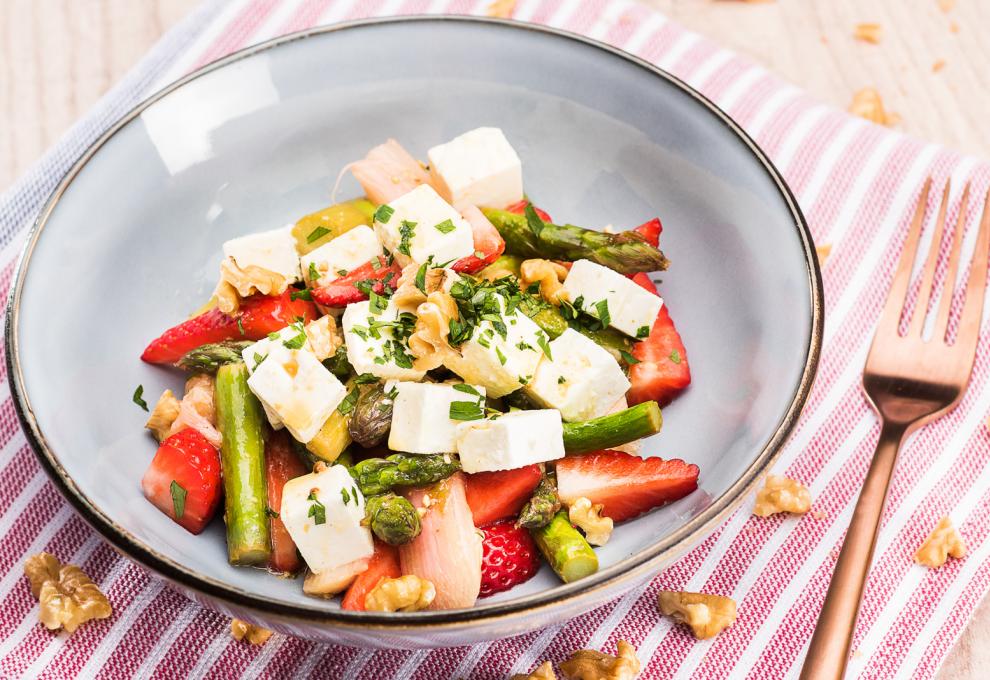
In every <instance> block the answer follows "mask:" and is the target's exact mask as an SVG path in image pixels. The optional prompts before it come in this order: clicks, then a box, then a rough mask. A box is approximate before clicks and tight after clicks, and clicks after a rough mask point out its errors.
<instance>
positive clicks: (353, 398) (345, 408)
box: [337, 387, 361, 416]
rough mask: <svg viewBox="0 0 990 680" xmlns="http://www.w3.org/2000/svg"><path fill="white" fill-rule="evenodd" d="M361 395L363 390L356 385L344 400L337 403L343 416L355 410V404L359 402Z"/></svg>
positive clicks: (338, 409) (338, 410)
mask: <svg viewBox="0 0 990 680" xmlns="http://www.w3.org/2000/svg"><path fill="white" fill-rule="evenodd" d="M359 396H361V390H359V389H358V388H357V387H355V388H354V389H353V390H351V391H350V392H348V393H347V396H346V397H344V399H343V401H341V402H340V403H339V404H337V412H338V413H340V415H342V416H346V415H347V414H349V413H350V412H351V411H353V410H354V405H355V404H356V403H357V400H358V397H359Z"/></svg>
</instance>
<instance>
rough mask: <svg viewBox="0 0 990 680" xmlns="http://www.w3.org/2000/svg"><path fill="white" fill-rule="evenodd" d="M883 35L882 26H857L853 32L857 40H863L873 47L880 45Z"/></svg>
mask: <svg viewBox="0 0 990 680" xmlns="http://www.w3.org/2000/svg"><path fill="white" fill-rule="evenodd" d="M882 35H883V27H881V26H880V24H856V28H855V30H854V31H853V37H854V38H856V40H862V41H863V42H868V43H872V44H873V45H879V44H880V37H881V36H882Z"/></svg>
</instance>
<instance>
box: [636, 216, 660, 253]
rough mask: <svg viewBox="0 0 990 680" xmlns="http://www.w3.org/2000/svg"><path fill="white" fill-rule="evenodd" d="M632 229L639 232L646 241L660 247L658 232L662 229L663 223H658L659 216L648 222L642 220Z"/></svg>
mask: <svg viewBox="0 0 990 680" xmlns="http://www.w3.org/2000/svg"><path fill="white" fill-rule="evenodd" d="M633 231H635V232H638V233H639V234H641V235H642V236H643V238H645V239H646V242H647V243H649V244H650V245H651V246H653V247H654V248H659V247H660V233H661V232H662V231H663V225H662V224H660V218H659V217H654V218H653V219H652V220H650V221H649V222H644V223H643V224H641V225H639V226H638V227H636V228H634V229H633Z"/></svg>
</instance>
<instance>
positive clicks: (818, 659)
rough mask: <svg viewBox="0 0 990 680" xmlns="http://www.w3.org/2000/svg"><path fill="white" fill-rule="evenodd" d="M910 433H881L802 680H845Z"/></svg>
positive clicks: (895, 427) (898, 426)
mask: <svg viewBox="0 0 990 680" xmlns="http://www.w3.org/2000/svg"><path fill="white" fill-rule="evenodd" d="M907 431H908V428H907V426H906V425H904V424H902V423H889V422H886V421H885V422H884V423H883V427H882V428H881V429H880V441H879V442H877V450H876V453H874V454H873V462H872V463H871V464H870V470H869V472H867V473H866V479H865V480H864V481H863V490H862V491H861V492H860V494H859V500H858V501H857V502H856V509H855V510H854V511H853V516H852V520H851V521H850V522H849V530H848V531H847V532H846V538H845V541H844V542H843V544H842V551H841V552H840V553H839V559H838V561H837V562H836V565H835V571H834V572H833V573H832V582H831V583H830V584H829V587H828V594H827V595H826V596H825V604H824V606H823V607H822V611H821V614H820V615H819V617H818V625H817V627H816V628H815V634H814V635H813V636H812V638H811V645H810V646H809V647H808V655H807V656H806V657H805V661H804V667H803V668H802V669H801V680H841V678H842V676H843V675H844V674H845V670H846V663H847V662H848V660H849V648H850V647H851V646H852V640H853V632H854V631H855V630H856V616H857V614H858V613H859V603H860V600H861V599H862V597H863V588H864V587H865V586H866V579H867V577H868V576H869V573H870V561H871V560H872V558H873V549H874V548H875V547H876V543H877V536H878V535H879V534H880V520H881V518H882V517H883V506H884V503H885V502H886V500H887V490H888V489H889V488H890V480H891V477H893V474H894V463H895V462H896V461H897V452H898V451H899V450H900V448H901V442H903V441H904V437H905V435H906V434H907Z"/></svg>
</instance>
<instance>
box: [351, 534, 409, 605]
mask: <svg viewBox="0 0 990 680" xmlns="http://www.w3.org/2000/svg"><path fill="white" fill-rule="evenodd" d="M400 576H402V569H401V568H400V567H399V551H398V549H396V547H395V546H392V545H389V544H388V543H383V542H382V541H378V540H376V541H375V554H374V555H372V556H371V560H370V561H369V562H368V568H367V570H365V571H363V572H362V573H360V574H358V577H357V578H356V579H354V582H353V583H352V584H351V586H350V587H349V588H348V589H347V592H346V593H345V594H344V600H343V602H341V603H340V607H341V609H349V610H351V611H355V612H363V611H364V598H365V597H367V595H368V593H370V592H371V591H372V590H373V589H374V588H375V586H377V585H378V583H379V582H380V581H381V580H382V579H383V578H399V577H400Z"/></svg>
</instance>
